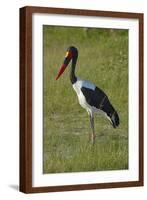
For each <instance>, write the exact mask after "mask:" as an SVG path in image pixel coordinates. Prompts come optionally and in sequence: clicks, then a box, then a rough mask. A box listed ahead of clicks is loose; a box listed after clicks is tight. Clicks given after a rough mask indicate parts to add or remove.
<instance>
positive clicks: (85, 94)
mask: <svg viewBox="0 0 147 200" xmlns="http://www.w3.org/2000/svg"><path fill="white" fill-rule="evenodd" d="M77 58H78V50H77V48H76V47H73V46H71V47H69V48H68V49H67V51H66V55H65V59H64V62H63V64H62V66H61V68H60V70H59V72H58V75H57V77H56V80H57V79H58V78H59V77H60V76H61V74H62V73H63V72H64V70H65V69H66V67H67V66H68V64H69V62H70V61H71V60H72V64H71V69H70V81H71V83H72V86H73V89H74V90H75V92H76V93H77V96H78V100H79V104H80V105H81V106H82V107H83V108H85V109H86V110H87V112H88V114H89V116H90V124H91V129H92V134H91V140H92V143H94V141H95V137H96V134H95V131H94V113H103V114H104V115H105V116H106V117H107V118H108V119H109V120H110V122H111V124H112V125H113V127H114V128H116V127H117V126H118V125H119V116H118V114H117V111H116V110H115V109H114V107H113V106H112V104H111V103H110V101H109V99H108V97H107V95H106V94H105V93H104V92H103V91H102V90H101V89H100V88H98V87H97V86H95V85H94V84H93V83H91V82H90V81H87V80H82V79H80V78H78V77H76V75H75V67H76V62H77Z"/></svg>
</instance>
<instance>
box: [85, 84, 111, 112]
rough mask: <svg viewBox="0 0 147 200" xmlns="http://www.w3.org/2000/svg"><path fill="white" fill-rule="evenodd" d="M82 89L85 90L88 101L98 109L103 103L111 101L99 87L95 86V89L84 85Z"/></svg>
mask: <svg viewBox="0 0 147 200" xmlns="http://www.w3.org/2000/svg"><path fill="white" fill-rule="evenodd" d="M81 91H82V92H83V95H84V96H85V98H86V101H87V103H88V104H89V105H91V106H94V107H96V108H98V109H100V107H101V104H102V103H104V102H106V101H109V100H108V97H107V95H106V94H105V93H104V92H103V91H102V90H101V89H100V88H98V87H95V90H92V89H90V88H86V87H82V88H81Z"/></svg>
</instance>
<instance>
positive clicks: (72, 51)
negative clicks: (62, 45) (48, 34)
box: [56, 46, 78, 80]
mask: <svg viewBox="0 0 147 200" xmlns="http://www.w3.org/2000/svg"><path fill="white" fill-rule="evenodd" d="M77 56H78V50H77V48H76V47H73V46H71V47H69V48H68V49H67V51H66V54H65V58H64V62H63V64H62V65H61V67H60V69H59V72H58V75H57V77H56V80H57V79H58V78H59V77H60V76H61V74H63V72H64V70H65V69H66V67H67V66H68V64H69V63H70V61H71V59H73V58H77Z"/></svg>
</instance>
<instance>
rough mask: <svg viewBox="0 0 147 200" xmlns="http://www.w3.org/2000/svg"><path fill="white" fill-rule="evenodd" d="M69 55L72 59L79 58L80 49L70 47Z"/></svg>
mask: <svg viewBox="0 0 147 200" xmlns="http://www.w3.org/2000/svg"><path fill="white" fill-rule="evenodd" d="M67 54H70V55H71V57H72V58H73V57H75V56H78V49H77V48H76V47H74V46H70V47H68V49H67Z"/></svg>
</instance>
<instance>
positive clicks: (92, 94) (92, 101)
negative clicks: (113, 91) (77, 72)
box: [81, 87, 119, 127]
mask: <svg viewBox="0 0 147 200" xmlns="http://www.w3.org/2000/svg"><path fill="white" fill-rule="evenodd" d="M81 91H82V92H83V95H84V96H85V98H86V101H87V103H88V104H89V105H91V106H94V107H95V108H97V109H100V110H102V111H104V112H105V113H106V114H107V115H108V116H109V117H110V119H111V121H112V124H113V126H114V127H116V126H118V125H119V116H118V114H117V112H116V110H115V109H114V108H113V106H112V105H111V103H110V101H109V99H108V97H107V95H106V94H105V93H104V92H103V91H102V90H101V89H100V88H98V87H95V90H92V89H90V88H86V87H82V88H81Z"/></svg>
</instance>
